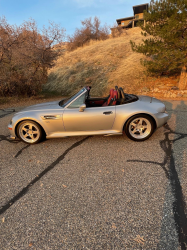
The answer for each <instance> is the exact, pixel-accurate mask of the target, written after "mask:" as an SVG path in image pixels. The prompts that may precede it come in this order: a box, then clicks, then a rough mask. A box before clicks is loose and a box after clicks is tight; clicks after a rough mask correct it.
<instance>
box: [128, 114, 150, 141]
mask: <svg viewBox="0 0 187 250" xmlns="http://www.w3.org/2000/svg"><path fill="white" fill-rule="evenodd" d="M141 117H142V118H146V119H147V120H148V121H149V122H150V123H151V132H150V134H149V135H148V136H146V137H145V138H142V139H137V138H134V137H133V136H131V134H130V133H129V125H130V123H131V122H132V120H134V119H136V118H141ZM154 130H155V124H154V121H153V118H151V117H150V116H148V115H144V114H142V115H139V114H138V115H134V116H132V117H131V118H129V119H128V121H127V122H126V124H125V126H124V131H125V134H126V135H127V137H128V138H129V139H131V140H133V141H145V140H147V139H149V138H150V137H151V136H152V134H153V132H154Z"/></svg>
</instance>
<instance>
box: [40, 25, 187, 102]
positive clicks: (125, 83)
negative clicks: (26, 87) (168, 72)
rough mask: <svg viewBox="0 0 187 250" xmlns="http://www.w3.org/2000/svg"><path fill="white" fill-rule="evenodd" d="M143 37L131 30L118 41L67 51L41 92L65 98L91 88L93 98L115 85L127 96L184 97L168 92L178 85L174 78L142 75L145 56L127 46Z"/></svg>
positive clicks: (93, 43)
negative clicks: (141, 60) (142, 61)
mask: <svg viewBox="0 0 187 250" xmlns="http://www.w3.org/2000/svg"><path fill="white" fill-rule="evenodd" d="M142 38H143V37H142V35H141V29H140V28H133V29H129V30H128V31H126V33H125V34H123V36H121V37H119V38H110V39H108V40H106V41H97V42H96V41H92V42H90V44H88V45H86V46H84V47H82V48H78V49H77V50H75V51H73V52H66V53H65V54H64V55H63V56H62V57H60V58H59V59H58V60H57V62H56V65H55V66H54V67H53V68H52V69H51V70H50V71H49V79H48V82H47V84H46V85H45V86H44V90H47V91H54V92H58V93H61V94H62V95H63V96H68V95H70V94H72V93H75V92H76V91H78V90H80V88H81V87H82V86H85V85H91V86H92V96H102V95H108V93H109V90H110V89H111V88H114V86H115V85H118V86H120V87H123V88H124V91H125V92H126V93H133V94H147V95H150V94H151V95H154V96H155V97H158V98H159V97H160V98H165V97H166V98H169V97H172V98H173V97H181V96H183V95H184V94H185V95H186V93H182V92H180V93H179V92H177V91H176V90H171V89H172V87H173V86H175V87H176V86H177V84H178V80H179V79H178V78H176V77H168V76H163V77H158V78H151V77H146V76H145V73H144V71H145V68H144V67H143V66H142V65H141V64H140V59H141V58H143V57H144V56H143V55H142V54H138V53H135V52H133V51H132V50H131V45H130V40H132V41H135V42H136V43H141V42H142ZM150 92H151V93H150Z"/></svg>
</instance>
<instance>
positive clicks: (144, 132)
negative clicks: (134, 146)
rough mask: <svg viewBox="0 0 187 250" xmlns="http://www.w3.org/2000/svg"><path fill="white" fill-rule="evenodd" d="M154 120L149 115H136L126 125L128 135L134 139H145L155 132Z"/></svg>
mask: <svg viewBox="0 0 187 250" xmlns="http://www.w3.org/2000/svg"><path fill="white" fill-rule="evenodd" d="M154 129H155V126H154V122H153V120H152V118H151V117H149V116H148V115H135V116H133V117H131V118H130V119H129V120H128V121H127V123H126V125H125V129H124V130H125V133H126V135H127V136H128V137H129V138H130V139H131V140H134V141H145V140H147V139H148V138H149V137H151V135H152V134H153V132H154Z"/></svg>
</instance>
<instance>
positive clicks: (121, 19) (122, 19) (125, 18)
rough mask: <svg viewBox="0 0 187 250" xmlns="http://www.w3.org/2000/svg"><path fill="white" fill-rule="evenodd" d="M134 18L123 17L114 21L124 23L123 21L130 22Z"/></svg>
mask: <svg viewBox="0 0 187 250" xmlns="http://www.w3.org/2000/svg"><path fill="white" fill-rule="evenodd" d="M133 18H134V16H130V17H124V18H120V19H116V21H125V20H131V19H133Z"/></svg>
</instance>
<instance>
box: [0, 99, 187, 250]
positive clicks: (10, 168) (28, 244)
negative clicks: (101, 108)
mask: <svg viewBox="0 0 187 250" xmlns="http://www.w3.org/2000/svg"><path fill="white" fill-rule="evenodd" d="M165 104H166V108H167V111H168V113H169V115H170V119H169V121H168V126H167V127H162V128H159V129H158V130H157V131H156V132H155V133H154V134H153V136H152V137H151V138H150V139H149V140H147V141H145V142H141V143H138V142H134V141H131V140H129V139H128V138H127V137H123V136H110V137H104V136H89V137H86V136H85V137H69V138H63V139H62V138H61V139H51V140H46V141H44V142H42V143H40V144H36V145H31V146H30V145H27V144H24V143H23V142H21V141H10V140H9V139H8V135H9V131H8V129H7V125H8V122H9V120H10V118H11V116H12V115H13V113H14V112H15V111H18V110H19V109H18V108H16V110H14V109H5V110H0V197H1V199H0V249H1V250H5V249H6V250H12V249H19V250H27V249H37V250H38V249H42V250H43V249H44V250H48V249H51V250H54V249H68V250H69V249H76V250H77V249H91V250H92V249H94V250H95V249H111V250H113V249H120V250H121V249H133V250H134V249H149V250H150V249H168V250H172V249H173V250H175V249H182V250H183V249H187V205H186V203H187V101H165Z"/></svg>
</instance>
